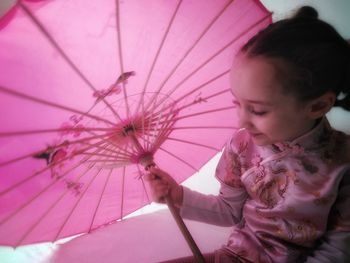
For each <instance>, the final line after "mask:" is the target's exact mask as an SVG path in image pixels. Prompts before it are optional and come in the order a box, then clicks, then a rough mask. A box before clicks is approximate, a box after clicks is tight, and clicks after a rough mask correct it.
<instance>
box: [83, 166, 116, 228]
mask: <svg viewBox="0 0 350 263" xmlns="http://www.w3.org/2000/svg"><path fill="white" fill-rule="evenodd" d="M112 172H113V169H111V170H110V171H109V173H108V176H107V178H106V181H105V183H104V185H103V189H102V192H101V194H100V197H99V199H98V202H97V205H96V208H95V211H94V215H93V216H92V219H91V223H90V227H89V230H88V233H91V230H92V227H93V225H94V222H95V218H96V215H97V212H98V209H99V208H100V205H101V201H102V197H103V195H104V193H105V191H106V188H107V185H108V182H109V179H110V177H111V174H112Z"/></svg>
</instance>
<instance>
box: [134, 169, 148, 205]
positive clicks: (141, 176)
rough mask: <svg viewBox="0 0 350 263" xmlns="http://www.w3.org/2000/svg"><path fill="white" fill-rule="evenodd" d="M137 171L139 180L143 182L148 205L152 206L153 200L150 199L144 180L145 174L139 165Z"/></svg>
mask: <svg viewBox="0 0 350 263" xmlns="http://www.w3.org/2000/svg"><path fill="white" fill-rule="evenodd" d="M137 171H138V172H139V179H140V180H141V183H142V188H143V191H144V193H145V194H146V198H147V203H148V204H150V203H151V199H150V198H149V195H148V193H147V188H146V186H145V181H144V180H143V173H142V171H141V169H140V166H139V165H137Z"/></svg>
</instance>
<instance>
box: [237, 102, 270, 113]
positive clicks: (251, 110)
mask: <svg viewBox="0 0 350 263" xmlns="http://www.w3.org/2000/svg"><path fill="white" fill-rule="evenodd" d="M232 102H233V105H235V107H240V106H241V105H240V104H239V102H238V101H234V100H233V101H232ZM248 111H249V112H250V113H252V114H254V115H256V116H263V115H265V114H266V113H267V111H255V110H254V109H253V108H251V107H249V109H248Z"/></svg>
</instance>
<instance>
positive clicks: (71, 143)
mask: <svg viewBox="0 0 350 263" xmlns="http://www.w3.org/2000/svg"><path fill="white" fill-rule="evenodd" d="M104 136H107V134H104V135H99V136H92V137H87V138H82V139H79V140H76V141H64V142H63V143H60V144H58V145H55V146H50V148H51V149H52V150H55V149H59V148H61V147H65V146H69V145H73V144H79V143H82V144H83V143H84V142H85V141H89V140H93V139H98V138H101V137H104ZM88 145H89V144H88ZM44 151H46V149H44V150H40V151H35V152H32V153H29V154H25V155H22V156H19V157H16V158H13V159H11V160H7V161H4V162H1V163H0V167H2V166H5V165H8V164H11V163H14V162H18V161H21V160H23V159H26V158H29V157H33V156H34V155H37V154H40V153H42V152H44Z"/></svg>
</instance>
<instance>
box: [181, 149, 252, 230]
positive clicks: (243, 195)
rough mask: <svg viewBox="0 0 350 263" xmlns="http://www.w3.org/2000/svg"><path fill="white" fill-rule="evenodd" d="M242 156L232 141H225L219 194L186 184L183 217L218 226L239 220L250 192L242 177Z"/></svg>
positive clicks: (219, 166)
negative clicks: (231, 144)
mask: <svg viewBox="0 0 350 263" xmlns="http://www.w3.org/2000/svg"><path fill="white" fill-rule="evenodd" d="M238 162H239V158H237V155H235V154H234V153H233V150H232V147H231V146H230V144H228V145H226V147H225V149H224V151H223V154H222V156H221V158H220V160H219V163H218V165H217V168H216V174H215V176H216V178H217V179H218V180H219V182H220V183H221V186H220V193H219V195H204V194H202V193H199V192H195V191H192V190H190V189H188V188H185V187H184V196H183V204H182V206H181V209H180V212H181V215H182V216H183V217H184V218H187V219H192V220H196V221H201V222H205V223H209V224H214V225H218V226H231V225H234V224H237V223H238V222H240V220H241V217H242V208H243V204H244V203H245V201H246V199H247V192H246V190H245V188H244V187H243V185H242V184H241V181H240V177H239V176H240V172H238V170H237V167H239V163H238Z"/></svg>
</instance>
